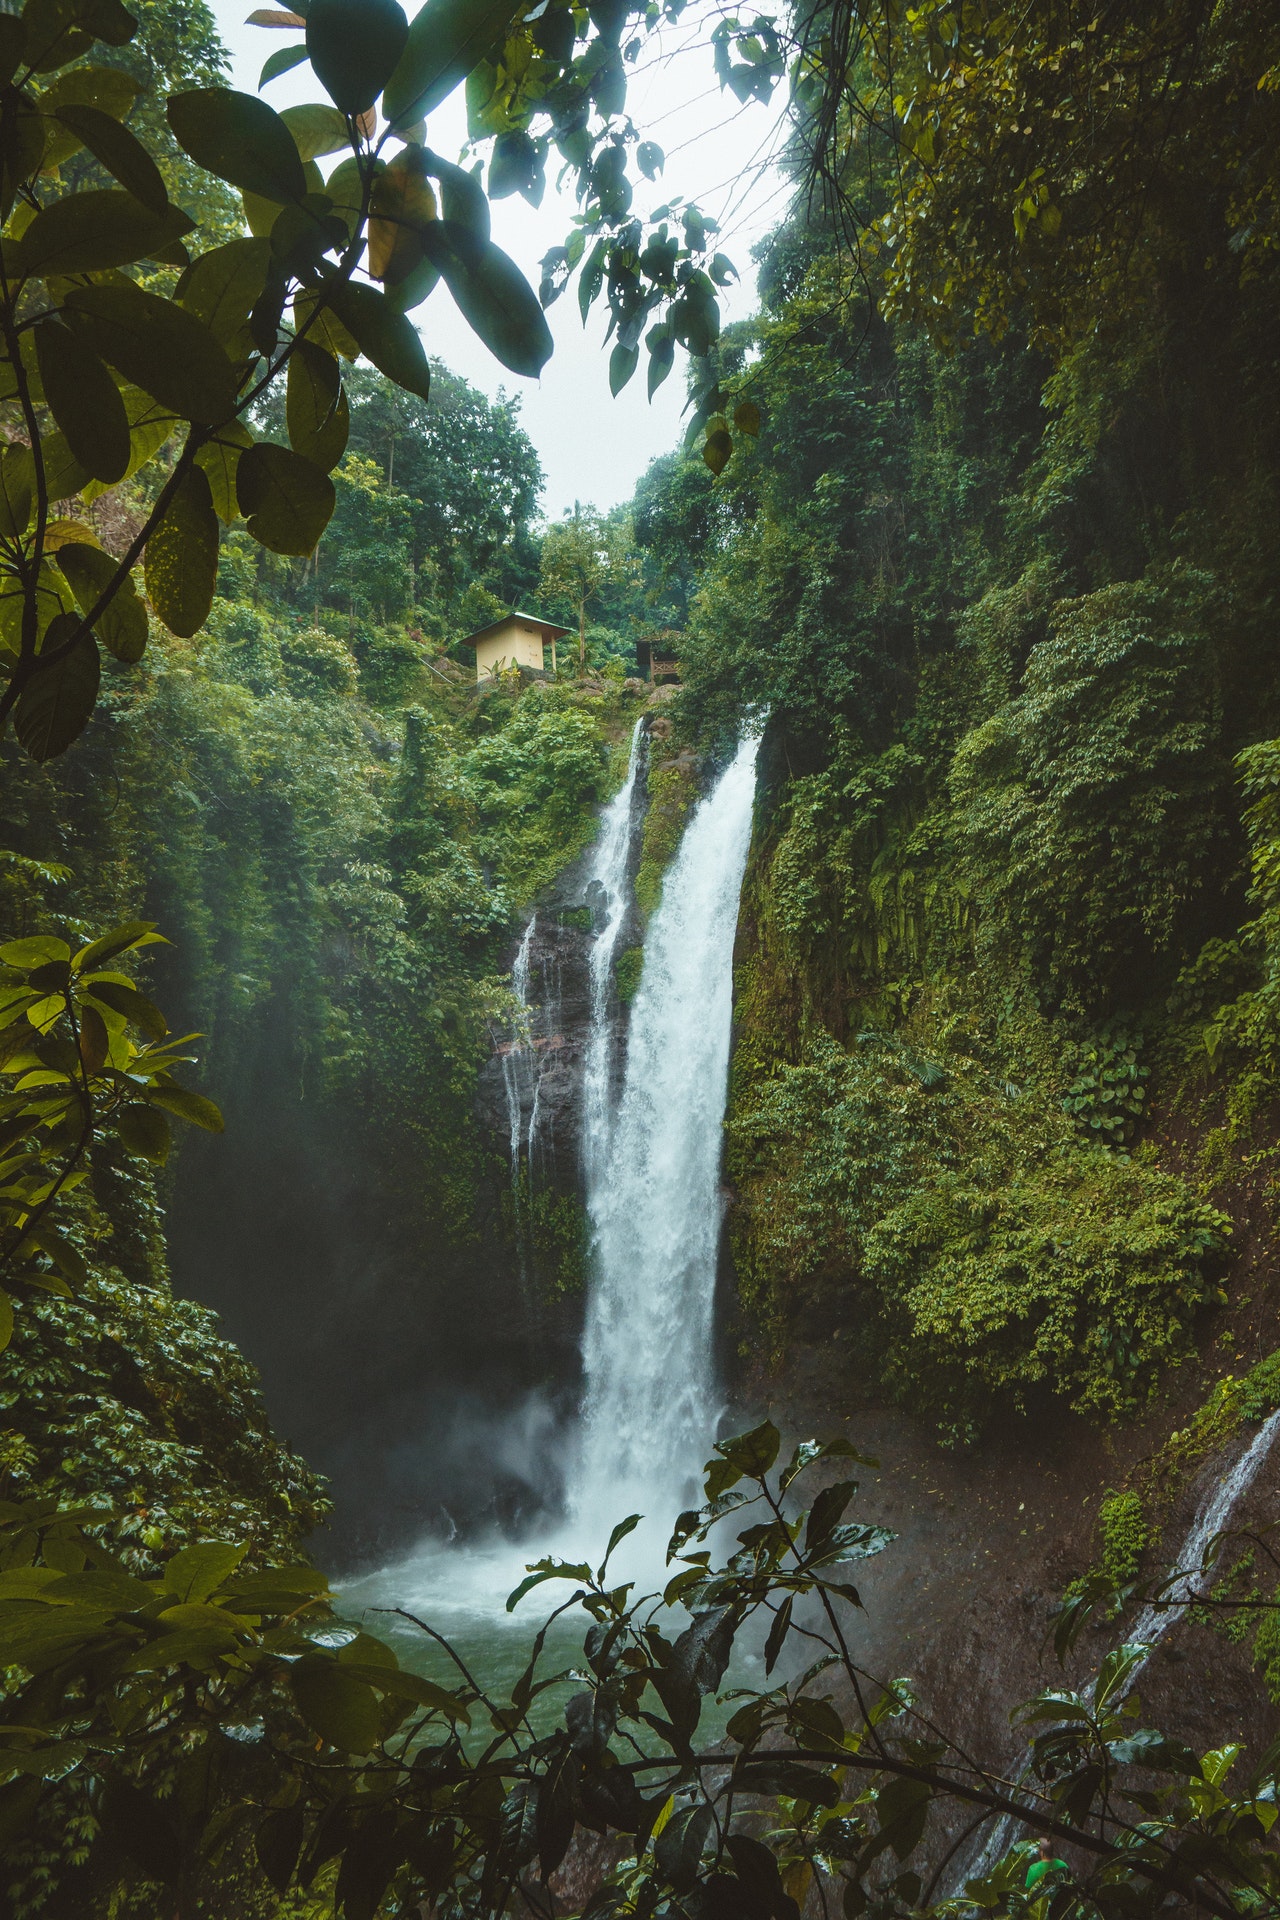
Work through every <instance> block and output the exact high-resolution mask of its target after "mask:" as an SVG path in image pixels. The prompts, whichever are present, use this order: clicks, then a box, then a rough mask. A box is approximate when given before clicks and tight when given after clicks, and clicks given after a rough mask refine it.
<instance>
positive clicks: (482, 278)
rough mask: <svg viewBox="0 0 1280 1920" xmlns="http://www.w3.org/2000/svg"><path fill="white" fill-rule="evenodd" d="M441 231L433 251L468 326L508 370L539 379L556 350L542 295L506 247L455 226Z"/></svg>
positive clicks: (431, 243)
mask: <svg viewBox="0 0 1280 1920" xmlns="http://www.w3.org/2000/svg"><path fill="white" fill-rule="evenodd" d="M439 227H440V232H439V234H438V235H436V234H434V233H431V232H428V233H427V234H426V236H425V238H426V245H427V249H428V252H429V253H430V254H431V257H432V258H433V260H434V261H435V263H436V265H437V266H438V267H439V268H440V271H441V272H442V274H443V275H444V278H445V282H446V284H447V286H448V288H449V291H450V293H451V294H452V295H453V297H454V299H455V300H456V302H457V304H458V307H459V309H460V311H461V313H462V315H463V317H464V319H465V320H466V322H467V324H468V325H469V326H470V327H471V328H472V330H473V331H474V332H475V333H477V334H479V336H480V338H481V339H482V340H483V341H484V343H485V345H486V346H487V347H488V349H489V351H490V353H492V354H493V355H494V357H495V359H498V360H500V361H501V362H502V364H503V366H504V367H510V369H511V371H512V373H523V374H528V375H529V376H530V377H531V378H533V379H536V378H537V376H538V375H539V374H540V373H541V372H542V369H543V368H544V367H545V366H546V364H547V361H548V360H549V359H550V358H551V353H552V346H553V342H552V339H551V329H550V327H549V326H548V325H547V317H546V315H545V314H544V313H543V311H542V308H541V306H540V305H539V303H538V296H537V294H536V293H535V292H534V290H533V288H532V287H531V286H530V285H529V282H528V281H527V280H526V279H525V277H524V275H523V274H522V273H521V271H520V269H519V267H518V266H517V265H516V263H515V261H514V260H513V259H511V257H510V255H509V254H505V253H504V252H503V251H502V249H501V247H495V246H494V245H493V243H492V242H491V241H477V240H476V239H475V238H474V236H472V235H471V234H469V233H462V232H459V230H458V229H457V228H454V227H452V226H451V223H449V222H445V221H441V222H440V223H439Z"/></svg>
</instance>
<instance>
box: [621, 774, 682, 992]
mask: <svg viewBox="0 0 1280 1920" xmlns="http://www.w3.org/2000/svg"><path fill="white" fill-rule="evenodd" d="M697 797H698V795H697V786H696V782H695V777H694V769H693V766H692V764H691V763H690V762H689V760H688V759H681V760H676V761H668V762H663V761H662V760H660V759H658V758H657V756H656V755H655V756H654V758H653V759H652V760H651V761H650V765H649V774H648V804H647V806H646V808H645V816H644V827H643V830H642V835H641V841H640V861H639V865H638V866H637V868H636V877H635V882H634V886H633V896H634V899H635V903H636V905H637V907H638V908H639V909H640V912H641V914H642V916H643V917H644V919H645V920H648V919H649V918H650V916H651V915H652V914H653V913H654V912H655V911H656V909H657V905H658V902H659V900H660V899H661V898H662V877H663V875H664V874H665V873H666V870H667V868H668V867H669V866H670V865H671V862H672V861H673V860H674V859H675V856H676V850H677V848H678V847H679V845H680V840H681V836H682V835H683V833H684V827H685V820H686V819H687V817H688V813H689V809H690V807H691V806H692V805H693V803H694V801H695V800H696V799H697ZM636 985H637V986H638V985H639V979H638V978H637V981H636Z"/></svg>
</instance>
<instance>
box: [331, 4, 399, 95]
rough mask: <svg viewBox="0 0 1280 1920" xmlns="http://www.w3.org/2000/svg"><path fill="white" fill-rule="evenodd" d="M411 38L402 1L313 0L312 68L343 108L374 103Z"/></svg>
mask: <svg viewBox="0 0 1280 1920" xmlns="http://www.w3.org/2000/svg"><path fill="white" fill-rule="evenodd" d="M408 37H409V22H408V20H407V19H406V18H405V12H404V8H403V7H401V6H398V5H397V4H396V0H312V3H311V5H310V6H309V7H308V8H307V53H308V55H309V57H310V60H311V70H312V72H313V73H314V74H315V76H316V79H317V80H318V81H319V82H320V84H321V86H322V87H323V88H324V90H325V92H326V93H327V94H328V96H329V98H330V99H331V100H332V101H333V103H334V105H335V106H337V107H341V109H342V111H343V113H350V114H358V113H365V112H367V111H368V109H369V108H370V107H371V106H372V105H373V103H374V101H375V100H376V99H377V98H378V95H379V94H380V93H381V92H382V89H383V88H384V87H385V86H386V84H387V81H388V80H389V79H390V78H391V75H392V74H393V73H394V72H395V69H396V65H397V63H398V61H399V59H400V56H401V54H402V53H403V52H404V49H405V42H406V41H407V39H408Z"/></svg>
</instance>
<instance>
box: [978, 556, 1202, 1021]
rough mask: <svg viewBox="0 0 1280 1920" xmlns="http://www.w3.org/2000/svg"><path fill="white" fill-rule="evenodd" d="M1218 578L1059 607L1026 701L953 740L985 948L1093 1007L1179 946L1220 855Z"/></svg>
mask: <svg viewBox="0 0 1280 1920" xmlns="http://www.w3.org/2000/svg"><path fill="white" fill-rule="evenodd" d="M1211 609H1212V583H1211V582H1210V581H1208V580H1207V579H1205V578H1203V577H1201V576H1192V575H1188V574H1186V573H1185V572H1183V571H1178V570H1175V571H1173V572H1171V573H1169V574H1168V575H1165V576H1163V577H1156V578H1151V577H1148V578H1145V579H1143V580H1142V581H1139V582H1135V583H1132V584H1125V585H1121V586H1115V587H1108V588H1104V589H1102V590H1100V591H1099V592H1098V593H1095V594H1091V595H1088V596H1087V597H1085V598H1083V599H1080V600H1073V601H1062V602H1057V603H1054V605H1053V606H1052V608H1051V611H1050V614H1049V622H1048V627H1049V630H1048V633H1047V635H1046V637H1045V638H1043V639H1041V640H1039V641H1037V642H1036V644H1035V645H1033V646H1032V648H1031V650H1030V652H1029V654H1028V656H1027V661H1026V665H1025V667H1024V669H1023V673H1022V677H1021V682H1020V690H1019V692H1018V694H1017V696H1016V697H1015V698H1013V699H1012V700H1010V701H1009V702H1007V704H1004V705H1002V706H1000V707H999V708H998V709H997V710H996V712H995V713H994V714H993V715H992V717H991V718H990V719H989V720H987V721H986V722H984V723H983V725H982V726H980V727H978V728H976V729H974V730H973V732H971V733H970V734H968V735H967V736H966V737H965V738H964V740H963V741H962V742H961V743H960V746H959V748H958V751H957V753H956V757H955V762H954V765H953V769H952V774H951V783H952V789H953V792H954V794H955V798H956V802H957V806H958V810H959V814H960V823H961V833H962V836H963V843H962V844H963V859H964V864H965V866H966V867H967V869H968V871H969V873H970V874H971V875H972V880H971V884H972V885H973V887H974V888H975V890H976V891H979V892H980V896H981V899H982V902H983V905H984V908H985V914H986V922H987V926H988V929H989V935H988V937H989V938H992V939H1005V940H1008V941H1009V943H1010V944H1011V945H1012V946H1013V947H1014V948H1015V949H1016V950H1017V951H1019V952H1021V953H1023V954H1025V955H1026V958H1027V962H1028V964H1029V966H1030V968H1031V970H1032V973H1033V976H1034V977H1035V978H1036V979H1038V980H1042V981H1043V982H1044V984H1045V990H1046V992H1047V993H1048V995H1049V996H1050V997H1051V998H1052V999H1054V1000H1058V1001H1061V1000H1063V999H1072V1000H1074V1001H1076V1002H1084V1003H1086V1004H1087V1003H1088V1002H1090V1001H1093V1002H1095V1003H1096V1001H1097V999H1098V998H1099V997H1101V996H1109V995H1111V994H1114V992H1115V985H1116V982H1117V981H1118V980H1119V979H1120V978H1122V977H1125V976H1127V975H1129V974H1131V972H1132V970H1133V969H1134V967H1135V965H1142V964H1144V963H1147V964H1149V963H1150V961H1151V960H1153V959H1156V958H1157V957H1158V956H1161V955H1163V954H1166V953H1168V952H1169V951H1170V949H1173V950H1175V951H1176V950H1177V948H1178V947H1179V946H1180V945H1182V944H1183V943H1185V940H1186V938H1187V934H1188V932H1189V931H1190V930H1191V929H1192V928H1193V927H1194V926H1195V924H1196V916H1197V914H1199V913H1201V912H1203V908H1202V906H1201V901H1202V899H1203V895H1204V892H1205V890H1206V887H1207V886H1208V885H1210V884H1212V881H1213V879H1214V877H1215V875H1216V874H1217V873H1218V872H1220V871H1221V867H1222V863H1223V860H1224V858H1225V857H1226V849H1227V838H1226V826H1225V817H1224V802H1225V799H1226V766H1225V762H1224V759H1223V755H1222V752H1221V748H1220V746H1219V744H1218V729H1219V721H1218V716H1217V713H1216V705H1217V701H1216V695H1215V689H1214V684H1213V673H1212V668H1211V664H1210V649H1209V642H1208V631H1209V623H1210V621H1211V618H1212V611H1211Z"/></svg>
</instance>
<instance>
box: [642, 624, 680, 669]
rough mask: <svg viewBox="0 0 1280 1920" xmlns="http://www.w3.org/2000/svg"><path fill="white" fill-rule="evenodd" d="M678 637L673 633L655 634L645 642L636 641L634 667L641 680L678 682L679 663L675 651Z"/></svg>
mask: <svg viewBox="0 0 1280 1920" xmlns="http://www.w3.org/2000/svg"><path fill="white" fill-rule="evenodd" d="M678 637H679V636H678V635H677V634H674V633H655V634H652V635H651V636H650V637H649V639H647V640H637V641H636V667H637V669H638V670H639V673H640V678H641V679H642V680H653V681H658V680H676V681H678V680H679V678H680V662H679V660H677V658H676V649H675V643H676V640H677V639H678Z"/></svg>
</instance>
